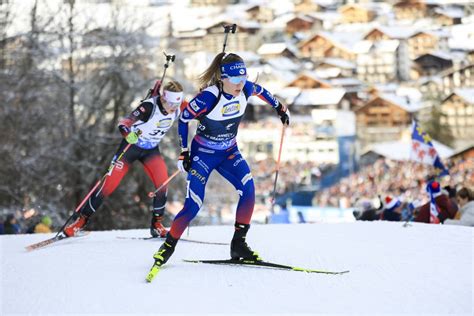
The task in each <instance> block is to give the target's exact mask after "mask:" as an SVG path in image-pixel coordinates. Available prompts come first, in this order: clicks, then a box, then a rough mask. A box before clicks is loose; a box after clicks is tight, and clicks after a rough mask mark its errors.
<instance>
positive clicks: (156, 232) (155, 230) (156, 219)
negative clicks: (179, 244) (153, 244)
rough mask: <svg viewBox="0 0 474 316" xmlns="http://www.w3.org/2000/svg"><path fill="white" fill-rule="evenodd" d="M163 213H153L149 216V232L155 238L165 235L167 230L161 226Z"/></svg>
mask: <svg viewBox="0 0 474 316" xmlns="http://www.w3.org/2000/svg"><path fill="white" fill-rule="evenodd" d="M162 222H163V215H157V214H154V213H153V215H152V217H151V226H150V234H151V236H152V237H154V238H157V237H161V238H164V237H166V234H167V233H168V230H167V229H166V228H165V227H164V226H163V224H162Z"/></svg>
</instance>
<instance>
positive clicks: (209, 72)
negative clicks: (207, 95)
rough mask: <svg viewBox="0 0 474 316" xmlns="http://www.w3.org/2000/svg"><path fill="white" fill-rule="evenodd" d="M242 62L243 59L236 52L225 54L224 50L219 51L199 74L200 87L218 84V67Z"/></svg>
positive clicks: (219, 77)
mask: <svg viewBox="0 0 474 316" xmlns="http://www.w3.org/2000/svg"><path fill="white" fill-rule="evenodd" d="M237 61H240V62H243V59H242V58H241V57H240V56H239V55H236V54H232V53H230V54H227V55H226V53H225V52H222V53H219V54H217V55H216V57H214V60H213V61H212V63H211V64H210V65H209V67H207V69H206V70H205V71H204V72H203V73H202V74H200V75H199V77H198V83H199V87H201V89H204V88H206V87H209V86H212V85H215V84H219V82H220V80H221V70H220V67H221V66H222V65H225V64H229V63H233V62H237Z"/></svg>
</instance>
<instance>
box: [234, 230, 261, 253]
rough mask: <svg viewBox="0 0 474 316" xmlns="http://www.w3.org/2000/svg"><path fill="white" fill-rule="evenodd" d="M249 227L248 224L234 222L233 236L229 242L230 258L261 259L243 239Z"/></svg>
mask: <svg viewBox="0 0 474 316" xmlns="http://www.w3.org/2000/svg"><path fill="white" fill-rule="evenodd" d="M249 228H250V225H249V224H239V223H235V232H234V237H233V238H232V241H231V243H230V257H231V258H232V260H251V261H262V258H260V256H259V255H258V253H257V252H256V251H253V250H252V249H250V247H249V246H248V245H247V242H246V241H245V237H246V236H247V232H248V230H249Z"/></svg>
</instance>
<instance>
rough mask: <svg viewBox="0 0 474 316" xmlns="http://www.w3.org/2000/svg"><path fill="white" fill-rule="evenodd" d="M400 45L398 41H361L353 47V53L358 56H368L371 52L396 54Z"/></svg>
mask: <svg viewBox="0 0 474 316" xmlns="http://www.w3.org/2000/svg"><path fill="white" fill-rule="evenodd" d="M399 45H400V42H399V41H397V40H383V41H368V40H364V41H359V42H358V43H356V44H355V45H354V47H353V51H354V52H355V53H358V54H367V53H369V52H370V51H371V50H376V51H379V52H395V51H396V50H397V48H398V46H399Z"/></svg>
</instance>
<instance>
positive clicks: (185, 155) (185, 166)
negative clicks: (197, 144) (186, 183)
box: [176, 150, 191, 172]
mask: <svg viewBox="0 0 474 316" xmlns="http://www.w3.org/2000/svg"><path fill="white" fill-rule="evenodd" d="M176 166H177V167H178V169H179V170H181V171H183V172H184V171H186V172H188V171H189V169H191V158H190V157H189V151H188V150H185V151H182V152H181V155H179V157H178V163H177V164H176Z"/></svg>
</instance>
